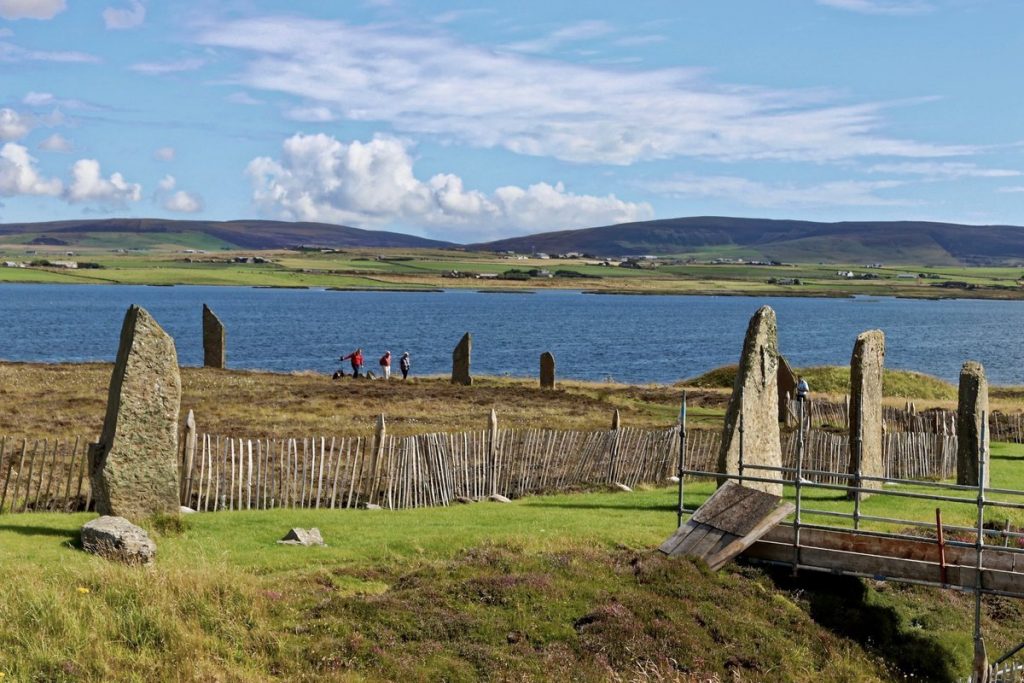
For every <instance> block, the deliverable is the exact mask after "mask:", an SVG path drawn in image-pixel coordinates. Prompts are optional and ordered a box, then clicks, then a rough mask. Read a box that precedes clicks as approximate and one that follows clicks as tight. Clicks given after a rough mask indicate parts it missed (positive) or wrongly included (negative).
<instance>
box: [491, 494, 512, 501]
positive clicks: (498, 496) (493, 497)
mask: <svg viewBox="0 0 1024 683" xmlns="http://www.w3.org/2000/svg"><path fill="white" fill-rule="evenodd" d="M487 500H489V501H491V502H492V503H511V502H512V501H511V500H509V499H508V498H506V497H505V496H503V495H501V494H500V493H494V494H492V495H490V496H487Z"/></svg>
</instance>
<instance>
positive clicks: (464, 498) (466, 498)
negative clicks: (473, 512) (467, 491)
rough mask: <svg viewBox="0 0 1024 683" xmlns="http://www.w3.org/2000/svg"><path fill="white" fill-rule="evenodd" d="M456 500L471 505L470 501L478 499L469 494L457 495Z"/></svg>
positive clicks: (473, 501)
mask: <svg viewBox="0 0 1024 683" xmlns="http://www.w3.org/2000/svg"><path fill="white" fill-rule="evenodd" d="M455 502H456V503H460V504H462V505H469V504H470V503H475V502H476V501H475V500H473V499H472V498H470V497H469V496H455Z"/></svg>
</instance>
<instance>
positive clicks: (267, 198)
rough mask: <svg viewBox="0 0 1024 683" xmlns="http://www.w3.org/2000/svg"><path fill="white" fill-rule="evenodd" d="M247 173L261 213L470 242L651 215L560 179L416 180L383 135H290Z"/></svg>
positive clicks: (403, 150) (406, 159) (402, 149)
mask: <svg viewBox="0 0 1024 683" xmlns="http://www.w3.org/2000/svg"><path fill="white" fill-rule="evenodd" d="M246 173H247V175H248V176H249V179H250V180H251V182H252V185H253V201H254V202H255V204H256V206H257V207H258V208H259V209H260V210H261V211H262V212H263V213H264V214H267V215H273V216H276V217H280V218H284V219H287V220H303V221H323V222H331V223H343V224H348V225H357V226H360V225H380V224H390V223H402V224H405V225H410V226H415V227H418V228H424V229H426V230H427V231H428V232H429V231H430V229H431V228H443V229H444V230H445V234H446V235H449V236H453V237H455V236H461V237H466V238H469V239H484V238H486V237H490V236H492V235H496V234H498V232H499V231H501V232H502V233H508V232H510V231H511V232H517V231H519V232H525V231H531V230H538V229H559V228H578V227H584V226H590V225H598V224H602V225H603V224H608V223H621V222H626V221H635V220H646V219H648V218H651V217H653V215H654V212H653V209H652V208H651V207H650V205H648V204H643V203H640V204H637V203H631V202H626V201H623V200H620V199H618V198H617V197H615V196H614V195H606V196H603V197H599V196H593V195H579V194H574V193H571V192H568V191H566V189H565V187H564V186H563V185H562V184H561V183H556V184H554V185H551V184H548V183H536V184H534V185H530V186H529V187H526V188H523V187H517V186H506V187H499V188H497V189H496V190H495V191H494V192H492V193H489V194H488V193H485V192H481V191H479V190H472V189H466V188H465V186H464V184H463V181H462V179H461V178H460V177H459V176H457V175H453V174H450V173H439V174H437V175H435V176H433V177H431V178H429V179H427V180H420V179H419V178H417V177H416V176H415V174H414V171H413V160H412V158H411V157H410V155H409V151H408V149H407V146H406V143H405V142H403V141H401V140H398V139H395V138H387V137H377V138H374V139H373V140H371V141H369V142H360V141H353V142H350V143H344V142H341V141H339V140H337V139H335V138H333V137H331V136H328V135H324V134H317V135H294V136H292V137H290V138H288V139H287V140H285V141H284V144H283V145H282V149H281V158H280V159H271V158H269V157H258V158H256V159H253V160H252V161H251V162H250V163H249V165H248V168H247V170H246Z"/></svg>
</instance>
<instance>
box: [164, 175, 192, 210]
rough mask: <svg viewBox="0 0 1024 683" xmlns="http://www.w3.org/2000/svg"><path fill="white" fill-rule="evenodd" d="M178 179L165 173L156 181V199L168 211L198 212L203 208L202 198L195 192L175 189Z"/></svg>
mask: <svg viewBox="0 0 1024 683" xmlns="http://www.w3.org/2000/svg"><path fill="white" fill-rule="evenodd" d="M177 184H178V181H177V180H176V179H175V177H174V176H172V175H165V176H164V177H163V178H162V179H161V180H160V182H159V183H157V191H156V199H157V200H158V201H159V202H160V205H161V206H162V207H164V209H166V210H168V211H174V212H175V213H198V212H199V211H202V210H203V199H202V197H200V196H199V195H197V194H192V193H191V192H185V191H184V190H176V189H175V188H176V187H177Z"/></svg>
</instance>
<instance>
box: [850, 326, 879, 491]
mask: <svg viewBox="0 0 1024 683" xmlns="http://www.w3.org/2000/svg"><path fill="white" fill-rule="evenodd" d="M884 367H885V333H884V332H882V331H881V330H869V331H867V332H862V333H861V334H859V335H858V336H857V341H856V343H854V345H853V355H852V356H851V357H850V403H849V406H850V445H851V448H850V474H854V475H856V474H857V469H858V468H857V460H858V457H857V453H858V451H859V453H860V473H861V475H862V476H865V477H884V476H885V460H884V458H883V457H882V370H883V369H884ZM853 481H854V485H855V486H859V487H862V488H869V489H880V488H882V482H880V481H870V480H869V481H863V480H859V479H854V480H853ZM863 495H864V494H862V498H863ZM850 497H851V498H853V497H854V495H853V494H851V496H850Z"/></svg>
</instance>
